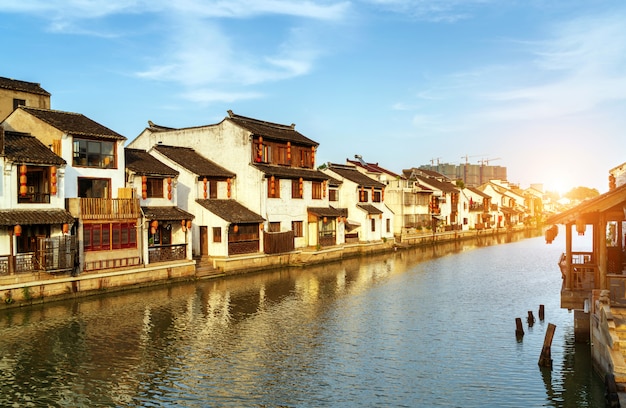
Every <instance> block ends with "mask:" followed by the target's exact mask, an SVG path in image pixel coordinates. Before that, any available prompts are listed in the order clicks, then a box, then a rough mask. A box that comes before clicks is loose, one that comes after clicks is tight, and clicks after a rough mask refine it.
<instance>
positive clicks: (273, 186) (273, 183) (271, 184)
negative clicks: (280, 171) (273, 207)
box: [270, 176, 276, 197]
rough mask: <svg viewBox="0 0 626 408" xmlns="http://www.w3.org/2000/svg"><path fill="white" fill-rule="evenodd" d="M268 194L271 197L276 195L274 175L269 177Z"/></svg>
mask: <svg viewBox="0 0 626 408" xmlns="http://www.w3.org/2000/svg"><path fill="white" fill-rule="evenodd" d="M270 195H271V196H272V197H274V196H275V195H276V179H275V178H274V176H272V177H270Z"/></svg>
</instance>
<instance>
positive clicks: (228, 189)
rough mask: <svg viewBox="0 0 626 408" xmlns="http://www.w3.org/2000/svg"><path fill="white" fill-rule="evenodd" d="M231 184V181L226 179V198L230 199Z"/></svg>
mask: <svg viewBox="0 0 626 408" xmlns="http://www.w3.org/2000/svg"><path fill="white" fill-rule="evenodd" d="M231 184H232V179H231V178H230V177H229V178H228V179H226V197H228V198H230V194H231V193H230V190H231V188H232V186H231Z"/></svg>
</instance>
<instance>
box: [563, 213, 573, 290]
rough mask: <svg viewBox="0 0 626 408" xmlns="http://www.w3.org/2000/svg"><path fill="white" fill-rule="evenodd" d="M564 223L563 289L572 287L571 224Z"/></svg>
mask: <svg viewBox="0 0 626 408" xmlns="http://www.w3.org/2000/svg"><path fill="white" fill-rule="evenodd" d="M573 225H574V224H571V223H570V224H565V289H568V290H569V289H571V288H572V226H573Z"/></svg>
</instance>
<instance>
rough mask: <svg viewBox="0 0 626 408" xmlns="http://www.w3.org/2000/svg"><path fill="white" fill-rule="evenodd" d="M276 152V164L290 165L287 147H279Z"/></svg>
mask: <svg viewBox="0 0 626 408" xmlns="http://www.w3.org/2000/svg"><path fill="white" fill-rule="evenodd" d="M275 150H276V157H275V159H276V164H282V165H288V164H289V161H288V160H287V146H277V147H276V149H275Z"/></svg>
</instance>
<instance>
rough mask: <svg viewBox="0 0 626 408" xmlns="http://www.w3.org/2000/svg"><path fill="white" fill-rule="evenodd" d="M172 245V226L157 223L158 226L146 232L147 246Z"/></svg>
mask: <svg viewBox="0 0 626 408" xmlns="http://www.w3.org/2000/svg"><path fill="white" fill-rule="evenodd" d="M171 243H172V224H170V223H164V222H159V226H158V227H157V228H156V229H155V231H154V234H153V233H152V229H150V231H148V245H149V246H152V245H170V244H171Z"/></svg>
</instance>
